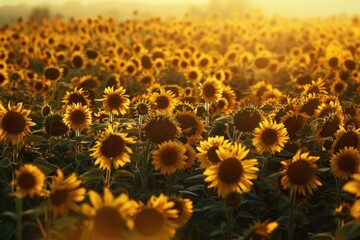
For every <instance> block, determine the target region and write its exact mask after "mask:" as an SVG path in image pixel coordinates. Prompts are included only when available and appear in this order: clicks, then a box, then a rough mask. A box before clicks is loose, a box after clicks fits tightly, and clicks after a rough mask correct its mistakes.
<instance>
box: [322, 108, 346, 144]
mask: <svg viewBox="0 0 360 240" xmlns="http://www.w3.org/2000/svg"><path fill="white" fill-rule="evenodd" d="M323 119H324V121H323V123H322V124H321V125H320V126H319V127H318V128H317V132H316V140H317V141H318V142H321V140H322V139H323V138H326V137H332V136H333V135H334V134H335V133H336V131H338V130H339V129H340V128H341V127H342V126H343V125H344V117H343V116H342V115H340V114H337V113H330V114H329V115H327V116H326V117H324V118H323Z"/></svg>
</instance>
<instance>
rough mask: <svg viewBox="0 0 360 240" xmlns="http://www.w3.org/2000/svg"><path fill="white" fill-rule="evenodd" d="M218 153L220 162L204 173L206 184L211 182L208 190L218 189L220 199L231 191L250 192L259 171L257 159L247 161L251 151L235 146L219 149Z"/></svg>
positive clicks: (238, 145)
mask: <svg viewBox="0 0 360 240" xmlns="http://www.w3.org/2000/svg"><path fill="white" fill-rule="evenodd" d="M216 152H217V155H218V157H219V159H220V161H219V162H218V163H217V164H215V165H211V166H209V167H207V168H206V170H205V171H204V175H205V176H206V178H205V182H211V183H210V185H209V186H208V188H214V187H215V188H217V193H218V195H219V196H220V197H225V196H226V194H227V193H228V192H230V191H237V192H249V191H250V189H251V186H252V185H253V182H252V180H255V179H256V178H257V175H256V173H257V172H258V171H259V169H258V168H257V167H256V165H258V161H257V160H256V159H245V158H246V157H247V155H248V153H249V150H248V149H246V147H245V146H242V145H241V144H235V145H233V146H232V147H231V148H230V149H225V148H223V147H219V150H218V151H216Z"/></svg>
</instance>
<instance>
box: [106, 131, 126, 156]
mask: <svg viewBox="0 0 360 240" xmlns="http://www.w3.org/2000/svg"><path fill="white" fill-rule="evenodd" d="M124 149H125V142H124V140H123V139H122V138H121V137H120V136H118V135H110V136H109V137H108V138H107V139H105V140H104V141H103V143H102V145H101V147H100V151H101V153H102V154H103V155H104V156H105V157H107V158H115V157H118V156H120V155H121V154H122V153H123V151H124Z"/></svg>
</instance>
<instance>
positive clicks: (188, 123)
mask: <svg viewBox="0 0 360 240" xmlns="http://www.w3.org/2000/svg"><path fill="white" fill-rule="evenodd" d="M175 119H176V121H177V122H178V123H179V125H180V128H181V132H182V134H183V135H184V136H185V137H186V138H191V139H194V140H195V139H199V138H201V134H202V133H203V132H205V124H204V122H203V119H202V118H200V117H198V116H196V115H195V113H193V112H188V111H182V112H177V114H176V116H175Z"/></svg>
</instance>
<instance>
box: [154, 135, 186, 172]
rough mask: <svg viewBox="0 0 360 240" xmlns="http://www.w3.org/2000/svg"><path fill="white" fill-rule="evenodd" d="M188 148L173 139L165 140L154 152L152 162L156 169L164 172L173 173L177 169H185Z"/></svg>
mask: <svg viewBox="0 0 360 240" xmlns="http://www.w3.org/2000/svg"><path fill="white" fill-rule="evenodd" d="M185 153H186V148H185V147H184V146H183V145H182V144H180V143H178V142H173V141H167V142H163V143H161V144H159V145H158V149H157V150H155V151H153V153H152V164H153V165H154V169H155V170H160V172H161V173H162V174H172V173H174V172H176V170H180V169H183V168H184V167H185V164H186V158H187V156H186V155H185Z"/></svg>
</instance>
